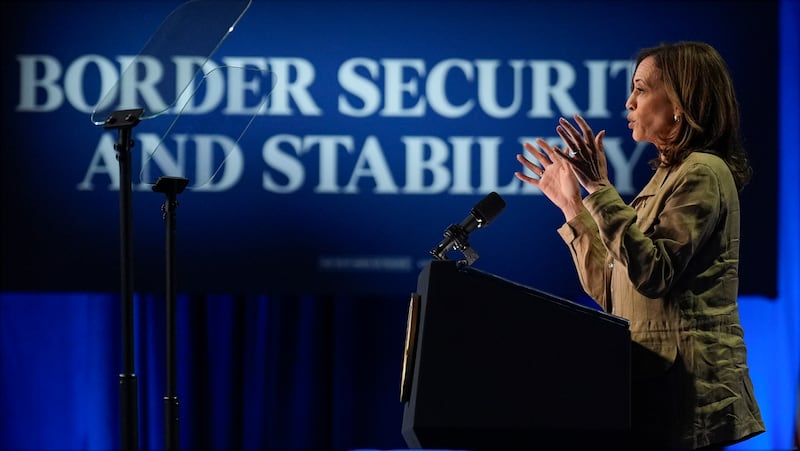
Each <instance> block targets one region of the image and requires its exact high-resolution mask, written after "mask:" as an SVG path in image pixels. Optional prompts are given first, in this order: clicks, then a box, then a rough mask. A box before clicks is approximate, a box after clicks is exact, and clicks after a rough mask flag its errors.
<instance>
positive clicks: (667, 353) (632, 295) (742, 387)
mask: <svg viewBox="0 0 800 451" xmlns="http://www.w3.org/2000/svg"><path fill="white" fill-rule="evenodd" d="M625 106H626V108H627V110H628V111H629V112H628V128H630V129H631V130H632V135H633V139H634V140H635V141H637V142H638V141H645V142H650V143H652V144H653V145H654V146H655V148H656V149H657V150H658V156H657V158H655V159H654V160H653V161H652V162H651V163H652V166H653V167H654V169H655V173H654V175H653V177H652V179H651V180H650V181H649V183H648V184H647V185H646V186H645V187H644V188H643V190H642V192H641V193H639V195H638V196H637V197H636V198H635V199H634V200H633V201H632V202H631V203H630V204H629V205H628V204H626V203H625V202H624V201H623V200H622V198H621V197H620V195H619V193H618V192H617V191H616V189H615V188H614V186H613V185H612V184H611V182H610V181H609V179H608V171H607V166H606V159H605V154H604V151H603V137H604V136H605V131H601V132H599V133H598V134H597V135H595V134H594V132H593V131H592V129H591V128H590V127H589V125H588V124H587V123H586V121H584V119H583V118H581V117H580V116H575V118H574V119H575V121H576V123H577V125H578V128H580V131H578V129H577V128H576V127H574V126H573V125H572V124H571V123H570V122H569V121H567V120H566V119H564V118H561V119H560V121H559V125H558V126H557V128H556V131H557V132H558V134H559V136H560V137H561V139H562V140H563V142H564V144H565V146H566V147H565V149H564V150H563V151H562V150H561V149H559V148H558V147H551V146H549V145H548V144H547V143H546V142H545V141H543V140H541V139H538V140H536V143H537V144H538V146H539V148H537V147H535V146H533V145H531V144H530V143H526V144H525V149H526V151H527V152H528V153H529V154H530V155H532V156H533V157H534V158H535V160H536V161H538V163H539V165H537V164H534V162H533V161H531V160H529V159H527V158H525V157H524V156H522V155H517V160H518V161H519V162H520V163H521V164H522V165H523V166H524V167H525V168H527V169H528V171H529V174H532V175H526V174H525V173H522V172H517V173H516V176H517V177H518V178H519V179H520V180H522V181H523V182H525V183H529V184H531V185H534V186H537V187H539V189H541V191H542V192H543V193H544V195H545V196H546V197H547V198H548V199H550V201H552V202H553V203H554V204H555V205H556V206H557V207H558V208H560V209H561V211H562V212H563V214H564V217H565V219H566V223H565V224H564V225H563V226H562V227H561V228H559V230H558V232H559V234H560V235H561V237H562V238H563V240H564V241H565V243H566V244H567V245H568V247H569V250H570V252H571V254H572V257H573V261H574V263H575V266H576V268H577V271H578V275H579V279H580V281H581V284H582V285H583V288H584V290H585V291H586V292H587V293H588V294H589V295H590V296H591V297H592V298H593V299H595V300H596V301H597V302H598V303H599V304H600V305H602V306H603V308H604V309H606V310H607V311H609V312H611V313H612V314H614V315H617V316H621V317H624V318H626V319H628V320H629V321H630V329H631V338H632V340H633V343H634V345H633V349H632V379H633V381H632V393H631V395H632V406H631V409H632V410H631V415H632V434H631V446H634V447H636V448H645V447H646V448H669V449H689V448H704V447H722V446H725V445H728V444H731V443H735V442H738V441H742V440H745V439H747V438H749V437H752V436H754V435H756V434H759V433H761V432H763V431H764V430H765V429H764V424H763V421H762V419H761V414H760V411H759V408H758V405H757V403H756V400H755V397H754V394H753V387H752V383H751V381H750V375H749V370H748V367H747V356H746V348H745V344H744V333H743V330H742V327H741V324H740V320H739V313H738V305H737V292H738V261H739V198H738V193H739V191H740V190H741V189H742V188H743V187H744V185H745V184H746V183H747V182H748V180H749V178H750V176H751V168H750V166H749V163H748V161H747V157H746V154H745V151H744V149H743V147H742V144H741V141H740V138H739V113H738V104H737V101H736V97H735V94H734V89H733V83H732V81H731V78H730V75H729V73H728V70H727V67H726V64H725V62H724V61H723V59H722V58H721V56H720V55H719V53H718V52H717V51H716V50H714V49H713V48H712V47H711V46H709V45H707V44H705V43H698V42H682V43H677V44H662V45H660V46H657V47H653V48H648V49H644V50H642V51H641V52H640V54H639V56H638V57H637V59H636V70H635V73H634V76H633V80H632V82H631V94H630V96H629V98H628V100H627V102H626V104H625ZM581 187H582V188H583V189H584V190H585V191H586V192H587V193H588V194H587V196H586V197H585V198H583V199H582V198H581Z"/></svg>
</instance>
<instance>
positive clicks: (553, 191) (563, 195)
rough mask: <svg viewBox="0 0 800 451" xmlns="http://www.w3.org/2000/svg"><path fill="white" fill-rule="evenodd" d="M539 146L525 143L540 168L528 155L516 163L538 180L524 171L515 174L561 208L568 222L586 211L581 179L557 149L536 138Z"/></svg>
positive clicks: (520, 157) (519, 157)
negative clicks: (582, 196)
mask: <svg viewBox="0 0 800 451" xmlns="http://www.w3.org/2000/svg"><path fill="white" fill-rule="evenodd" d="M536 144H537V145H538V146H539V148H541V150H539V149H537V148H536V147H535V146H534V145H533V144H531V143H525V150H526V151H527V152H528V153H529V154H530V155H531V156H533V157H534V159H535V160H536V161H538V162H539V164H541V167H540V166H538V165H536V164H535V163H533V162H532V161H530V160H528V159H527V158H525V156H523V155H521V154H518V155H517V161H519V162H520V163H522V166H524V167H525V168H527V169H528V170H529V171H530V172H532V173H533V174H534V175H536V177H531V176H529V175H526V174H524V173H522V172H515V173H514V175H515V176H516V177H517V178H518V179H520V180H522V181H523V182H525V183H528V184H530V185H533V186H536V187H538V188H539V189H540V190H541V191H542V193H543V194H544V195H545V196H547V198H548V199H550V201H551V202H553V204H555V205H556V206H557V207H558V208H560V209H561V212H562V213H564V217H565V218H566V220H567V221H569V220H570V219H572V218H573V217H575V216H577V214H578V213H580V212H581V211H582V210H583V209H584V206H583V203H582V202H581V188H580V186H579V185H578V179H577V178H576V177H575V174H574V173H573V171H572V168H571V166H570V164H569V163H567V162H566V159H567V157H566V155H565V154H564V153H563V152H562V151H561V150H560V149H559V148H558V147H552V146H550V145H549V144H547V142H546V141H545V140H543V139H537V140H536Z"/></svg>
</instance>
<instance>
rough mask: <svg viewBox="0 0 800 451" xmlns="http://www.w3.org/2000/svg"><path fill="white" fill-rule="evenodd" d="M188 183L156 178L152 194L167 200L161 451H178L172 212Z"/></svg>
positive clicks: (165, 213)
mask: <svg viewBox="0 0 800 451" xmlns="http://www.w3.org/2000/svg"><path fill="white" fill-rule="evenodd" d="M188 183H189V179H186V178H183V177H166V176H162V177H159V178H158V180H157V181H156V184H155V185H153V191H155V192H157V193H164V194H165V195H166V200H165V201H164V204H163V205H162V206H161V213H162V217H163V219H164V220H165V224H166V264H167V265H166V266H167V274H166V276H167V282H166V287H167V288H166V290H167V299H166V306H167V310H166V353H165V355H166V368H167V373H166V395H164V449H166V450H175V451H177V450H178V442H179V440H178V439H179V435H178V425H179V422H180V415H179V409H178V393H177V383H176V369H177V354H176V348H177V346H176V329H177V328H176V317H175V316H176V315H175V298H176V295H177V289H176V287H177V286H176V284H175V279H176V277H175V230H176V227H175V219H176V215H175V210H176V209H177V208H178V198H177V195H178V194H180V193H181V192H183V189H184V188H186V185H187V184H188Z"/></svg>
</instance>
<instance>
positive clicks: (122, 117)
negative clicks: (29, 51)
mask: <svg viewBox="0 0 800 451" xmlns="http://www.w3.org/2000/svg"><path fill="white" fill-rule="evenodd" d="M143 112H144V110H143V109H142V108H137V109H132V110H119V111H115V112H113V113H111V114H110V115H109V116H108V118H106V120H105V122H104V124H103V128H105V129H107V130H108V129H115V130H118V135H119V140H118V141H117V143H116V144H114V150H116V151H117V161H119V201H120V202H119V211H120V278H121V295H122V299H121V303H122V373H120V375H119V390H120V391H119V394H120V429H121V430H120V432H121V439H122V449H123V450H126V451H128V450H130V451H134V450H138V449H139V405H138V389H137V384H136V373H134V343H133V341H134V340H133V337H134V331H133V252H132V248H133V238H132V233H131V230H132V225H131V223H132V217H133V214H132V208H131V203H132V202H131V199H132V196H131V191H132V188H131V153H130V150H131V148H132V147H133V145H134V142H133V139H132V138H131V136H132V133H131V130H132V129H133V127H135V126H136V125H138V124H139V122H140V120H141V117H142V113H143Z"/></svg>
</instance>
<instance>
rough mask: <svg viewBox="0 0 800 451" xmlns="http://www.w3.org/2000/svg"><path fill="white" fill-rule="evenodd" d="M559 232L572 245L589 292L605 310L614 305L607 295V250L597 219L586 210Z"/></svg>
mask: <svg viewBox="0 0 800 451" xmlns="http://www.w3.org/2000/svg"><path fill="white" fill-rule="evenodd" d="M558 234H559V235H561V238H562V239H563V240H564V242H565V243H566V244H567V246H568V247H569V250H570V253H571V254H572V261H573V263H575V268H576V269H577V272H578V279H579V280H580V282H581V286H583V289H584V291H586V294H588V295H589V296H591V297H592V299H594V300H595V301H596V302H597V303H598V304H600V306H601V307H603V309H604V310H609V309H610V307H611V305H610V304H609V303H608V295H607V285H608V283H607V278H608V272H607V271H606V268H607V265H606V256H607V251H606V248H605V247H604V246H603V243H602V241H600V234H599V231H598V228H597V224H596V223H595V222H594V219H592V217H591V216H590V215H589V213H588V212H586V211H584V212H582V213H581V214H579V215H578V216H576V217H575V218H573V219H571V220H570V221H569V222H567V223H566V224H564V225H562V226H561V227H560V228H559V229H558Z"/></svg>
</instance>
